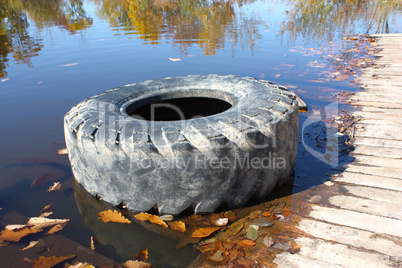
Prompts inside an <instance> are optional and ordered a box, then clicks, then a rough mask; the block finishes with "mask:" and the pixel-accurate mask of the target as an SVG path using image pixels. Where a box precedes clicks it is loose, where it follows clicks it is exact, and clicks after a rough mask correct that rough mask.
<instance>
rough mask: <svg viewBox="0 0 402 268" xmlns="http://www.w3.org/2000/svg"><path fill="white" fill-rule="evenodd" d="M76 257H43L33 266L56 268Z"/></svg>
mask: <svg viewBox="0 0 402 268" xmlns="http://www.w3.org/2000/svg"><path fill="white" fill-rule="evenodd" d="M74 257H75V255H71V256H64V257H56V256H50V257H43V256H40V257H39V259H36V260H35V261H34V263H33V264H32V266H33V267H34V268H50V267H53V266H55V265H56V264H59V263H61V262H63V261H65V260H68V259H72V258H74Z"/></svg>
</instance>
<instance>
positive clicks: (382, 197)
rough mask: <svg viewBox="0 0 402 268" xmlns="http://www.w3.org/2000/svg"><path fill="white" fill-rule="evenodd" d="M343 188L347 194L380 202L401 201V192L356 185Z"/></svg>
mask: <svg viewBox="0 0 402 268" xmlns="http://www.w3.org/2000/svg"><path fill="white" fill-rule="evenodd" d="M343 187H344V188H345V189H346V190H347V191H348V193H349V194H352V195H355V196H361V197H363V198H368V199H371V200H376V201H380V202H388V203H398V202H399V201H401V200H402V191H395V190H388V189H380V188H375V187H366V186H356V185H343ZM401 246H402V245H401ZM401 254H402V252H401Z"/></svg>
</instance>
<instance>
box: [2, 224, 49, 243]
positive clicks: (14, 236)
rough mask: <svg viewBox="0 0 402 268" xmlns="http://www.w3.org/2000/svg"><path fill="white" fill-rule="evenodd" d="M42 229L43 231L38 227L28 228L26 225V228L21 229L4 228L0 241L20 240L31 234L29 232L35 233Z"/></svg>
mask: <svg viewBox="0 0 402 268" xmlns="http://www.w3.org/2000/svg"><path fill="white" fill-rule="evenodd" d="M40 231H42V230H41V229H36V228H28V227H25V228H24V229H21V230H18V231H12V230H8V229H4V230H3V231H1V233H0V241H10V242H18V241H20V239H21V238H23V237H24V236H26V235H29V234H34V233H37V232H40Z"/></svg>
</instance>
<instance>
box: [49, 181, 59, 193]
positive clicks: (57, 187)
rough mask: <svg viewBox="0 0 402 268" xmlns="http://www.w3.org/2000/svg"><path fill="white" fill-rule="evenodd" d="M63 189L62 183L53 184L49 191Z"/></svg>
mask: <svg viewBox="0 0 402 268" xmlns="http://www.w3.org/2000/svg"><path fill="white" fill-rule="evenodd" d="M60 188H61V183H60V182H53V185H52V186H50V187H49V189H47V191H48V192H52V191H57V190H59V189H60Z"/></svg>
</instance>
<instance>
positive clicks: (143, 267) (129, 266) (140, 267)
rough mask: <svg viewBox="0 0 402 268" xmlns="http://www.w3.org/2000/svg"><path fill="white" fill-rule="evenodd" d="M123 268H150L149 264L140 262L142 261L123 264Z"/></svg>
mask: <svg viewBox="0 0 402 268" xmlns="http://www.w3.org/2000/svg"><path fill="white" fill-rule="evenodd" d="M123 267H126V268H148V267H151V264H149V263H146V262H142V261H131V260H130V261H126V262H125V263H123Z"/></svg>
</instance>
